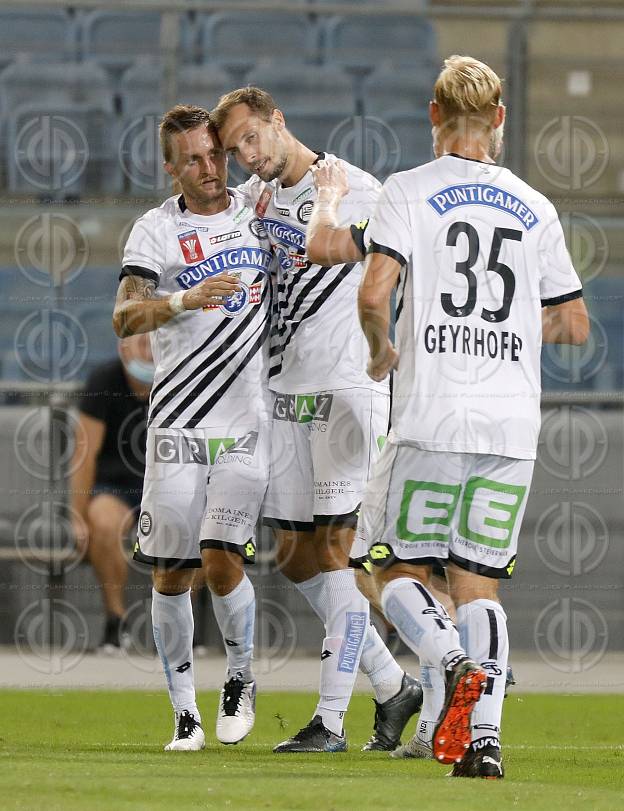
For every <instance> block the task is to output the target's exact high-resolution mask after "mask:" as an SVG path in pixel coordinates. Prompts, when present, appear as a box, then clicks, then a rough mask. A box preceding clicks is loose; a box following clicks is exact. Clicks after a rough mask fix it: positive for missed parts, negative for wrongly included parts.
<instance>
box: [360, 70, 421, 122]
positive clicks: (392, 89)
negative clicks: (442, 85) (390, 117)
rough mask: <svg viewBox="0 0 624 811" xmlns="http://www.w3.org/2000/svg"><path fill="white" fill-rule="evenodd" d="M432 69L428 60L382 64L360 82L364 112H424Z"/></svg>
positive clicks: (375, 113) (382, 113)
mask: <svg viewBox="0 0 624 811" xmlns="http://www.w3.org/2000/svg"><path fill="white" fill-rule="evenodd" d="M434 81H435V71H434V69H433V66H432V65H431V63H427V62H423V63H421V64H419V63H418V62H414V63H412V64H410V65H392V64H391V63H389V62H386V63H384V64H383V65H381V66H380V67H379V68H377V70H375V71H374V72H373V73H371V74H370V76H367V77H366V79H365V80H364V82H363V84H362V97H363V104H364V113H365V115H377V116H380V117H383V116H384V115H387V114H388V113H412V112H413V113H421V112H423V111H425V112H426V111H427V109H428V102H429V99H430V98H431V95H432V90H433V83H434Z"/></svg>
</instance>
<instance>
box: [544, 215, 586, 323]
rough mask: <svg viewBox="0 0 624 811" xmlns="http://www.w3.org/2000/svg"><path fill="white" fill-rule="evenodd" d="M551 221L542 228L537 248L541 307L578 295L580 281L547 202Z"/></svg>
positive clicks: (580, 294) (579, 294) (557, 218)
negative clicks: (542, 231)
mask: <svg viewBox="0 0 624 811" xmlns="http://www.w3.org/2000/svg"><path fill="white" fill-rule="evenodd" d="M547 210H548V213H549V214H550V216H551V217H552V219H551V221H550V222H549V224H548V225H546V227H545V228H544V233H543V236H542V238H541V240H540V245H539V247H538V257H539V270H540V298H541V302H542V306H543V307H546V306H548V305H554V304H563V303H564V302H565V301H571V300H572V299H575V298H580V297H581V296H582V294H583V293H582V289H581V281H580V279H579V277H578V275H577V273H576V271H575V270H574V266H573V264H572V260H571V259H570V254H569V253H568V249H567V248H566V244H565V239H564V236H563V229H562V227H561V223H560V221H559V217H558V216H557V212H556V210H555V207H554V206H553V205H552V204H551V203H548V209H547Z"/></svg>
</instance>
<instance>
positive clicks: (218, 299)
mask: <svg viewBox="0 0 624 811" xmlns="http://www.w3.org/2000/svg"><path fill="white" fill-rule="evenodd" d="M154 275H155V274H154ZM240 289H241V288H240V284H239V282H238V278H237V277H236V276H230V275H229V274H227V273H218V274H217V275H216V276H211V277H210V278H209V279H206V280H205V281H203V282H202V283H201V284H198V285H196V286H195V287H193V288H192V289H191V290H185V291H182V290H180V291H179V292H178V293H173V294H172V295H170V296H163V297H159V298H156V296H155V293H156V282H155V280H154V279H152V278H148V277H144V276H139V275H134V274H131V273H128V274H126V275H124V276H123V277H122V279H121V282H120V283H119V288H118V290H117V298H116V300H115V309H114V310H113V329H114V330H115V333H116V334H117V335H118V336H119V337H120V338H127V337H128V336H129V335H137V334H138V333H141V332H151V331H152V330H154V329H158V327H162V326H163V324H166V323H167V322H168V321H171V319H172V318H175V316H176V315H179V314H180V313H181V312H184V311H185V310H199V309H201V308H202V307H206V306H208V305H210V304H223V302H224V301H225V299H226V298H227V297H228V296H231V295H232V293H235V292H237V291H239V290H240Z"/></svg>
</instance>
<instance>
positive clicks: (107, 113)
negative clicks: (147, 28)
mask: <svg viewBox="0 0 624 811" xmlns="http://www.w3.org/2000/svg"><path fill="white" fill-rule="evenodd" d="M0 97H1V98H2V108H3V109H5V110H11V116H10V117H8V132H7V161H8V167H7V174H8V179H9V189H10V190H11V191H15V192H22V193H31V194H39V195H43V196H46V195H47V196H66V195H79V194H81V193H84V191H85V190H86V188H89V189H93V188H98V187H101V186H104V187H105V186H106V182H107V179H108V175H109V168H110V162H111V160H112V159H113V156H114V153H113V151H112V148H113V144H112V143H111V138H110V132H111V131H112V129H113V126H112V124H113V122H112V115H113V94H112V91H111V88H110V85H109V80H108V77H107V75H106V73H105V72H104V71H103V70H102V69H101V68H99V67H98V66H97V65H89V64H87V65H83V64H77V63H68V64H60V63H49V64H46V65H45V66H42V65H41V64H39V65H37V64H33V63H30V62H27V63H22V62H20V63H14V64H12V65H9V67H7V68H5V70H4V71H2V73H1V74H0Z"/></svg>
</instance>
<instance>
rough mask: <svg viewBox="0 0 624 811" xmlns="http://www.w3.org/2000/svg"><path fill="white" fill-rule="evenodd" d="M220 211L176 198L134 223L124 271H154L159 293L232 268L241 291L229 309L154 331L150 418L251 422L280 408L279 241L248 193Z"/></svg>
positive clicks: (172, 422)
mask: <svg viewBox="0 0 624 811" xmlns="http://www.w3.org/2000/svg"><path fill="white" fill-rule="evenodd" d="M228 191H229V194H230V205H229V207H228V208H227V210H225V211H223V212H221V213H219V214H214V215H212V216H202V215H198V214H193V213H192V212H191V211H189V210H188V209H187V208H186V205H185V203H184V198H183V196H180V195H177V196H174V197H170V198H169V199H168V200H166V201H165V202H164V203H163V204H162V205H161V206H160V207H159V208H154V209H151V210H150V211H148V212H147V213H146V214H145V215H143V216H142V217H141V218H140V219H139V220H137V222H136V223H135V225H134V228H133V229H132V231H131V233H130V236H129V238H128V241H127V243H126V247H125V250H124V257H123V270H122V276H124V275H130V274H134V275H139V276H144V277H147V278H150V279H153V281H154V282H155V283H156V285H157V289H156V296H159V295H160V296H163V297H164V296H168V295H170V294H172V293H175V292H178V291H180V290H190V289H191V288H192V287H194V286H195V285H197V284H200V283H201V282H203V281H204V280H205V279H208V278H209V277H210V276H214V275H216V274H217V273H222V272H225V271H227V272H228V273H234V274H237V275H238V276H239V279H240V284H241V288H242V289H241V291H240V292H238V293H236V294H234V295H232V296H229V297H228V299H227V301H226V303H224V304H223V305H214V306H210V307H205V308H204V309H203V310H187V311H186V312H182V313H180V314H179V315H176V316H175V317H174V318H172V319H171V320H170V321H168V322H167V323H166V324H164V325H163V326H161V327H159V328H158V329H156V330H154V331H153V332H152V333H150V336H151V342H152V352H153V355H154V361H155V363H156V374H155V377H154V385H153V388H152V393H151V397H150V409H149V424H150V425H152V426H155V427H175V428H205V427H216V426H226V425H232V424H235V423H236V422H238V423H241V422H243V424H247V423H248V422H249V415H250V413H253V414H254V415H257V416H258V417H259V418H263V415H266V414H269V413H270V405H269V402H268V401H269V393H268V362H269V347H268V337H269V334H270V327H271V309H272V280H271V272H272V263H273V254H272V251H271V245H270V243H269V241H268V239H267V237H266V234H265V233H264V232H263V230H262V228H261V227H260V223H259V221H258V219H257V217H256V215H255V214H254V213H253V209H252V208H251V206H250V205H248V202H249V201H248V199H247V198H246V196H245V194H244V193H242V192H241V191H238V190H234V189H228Z"/></svg>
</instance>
